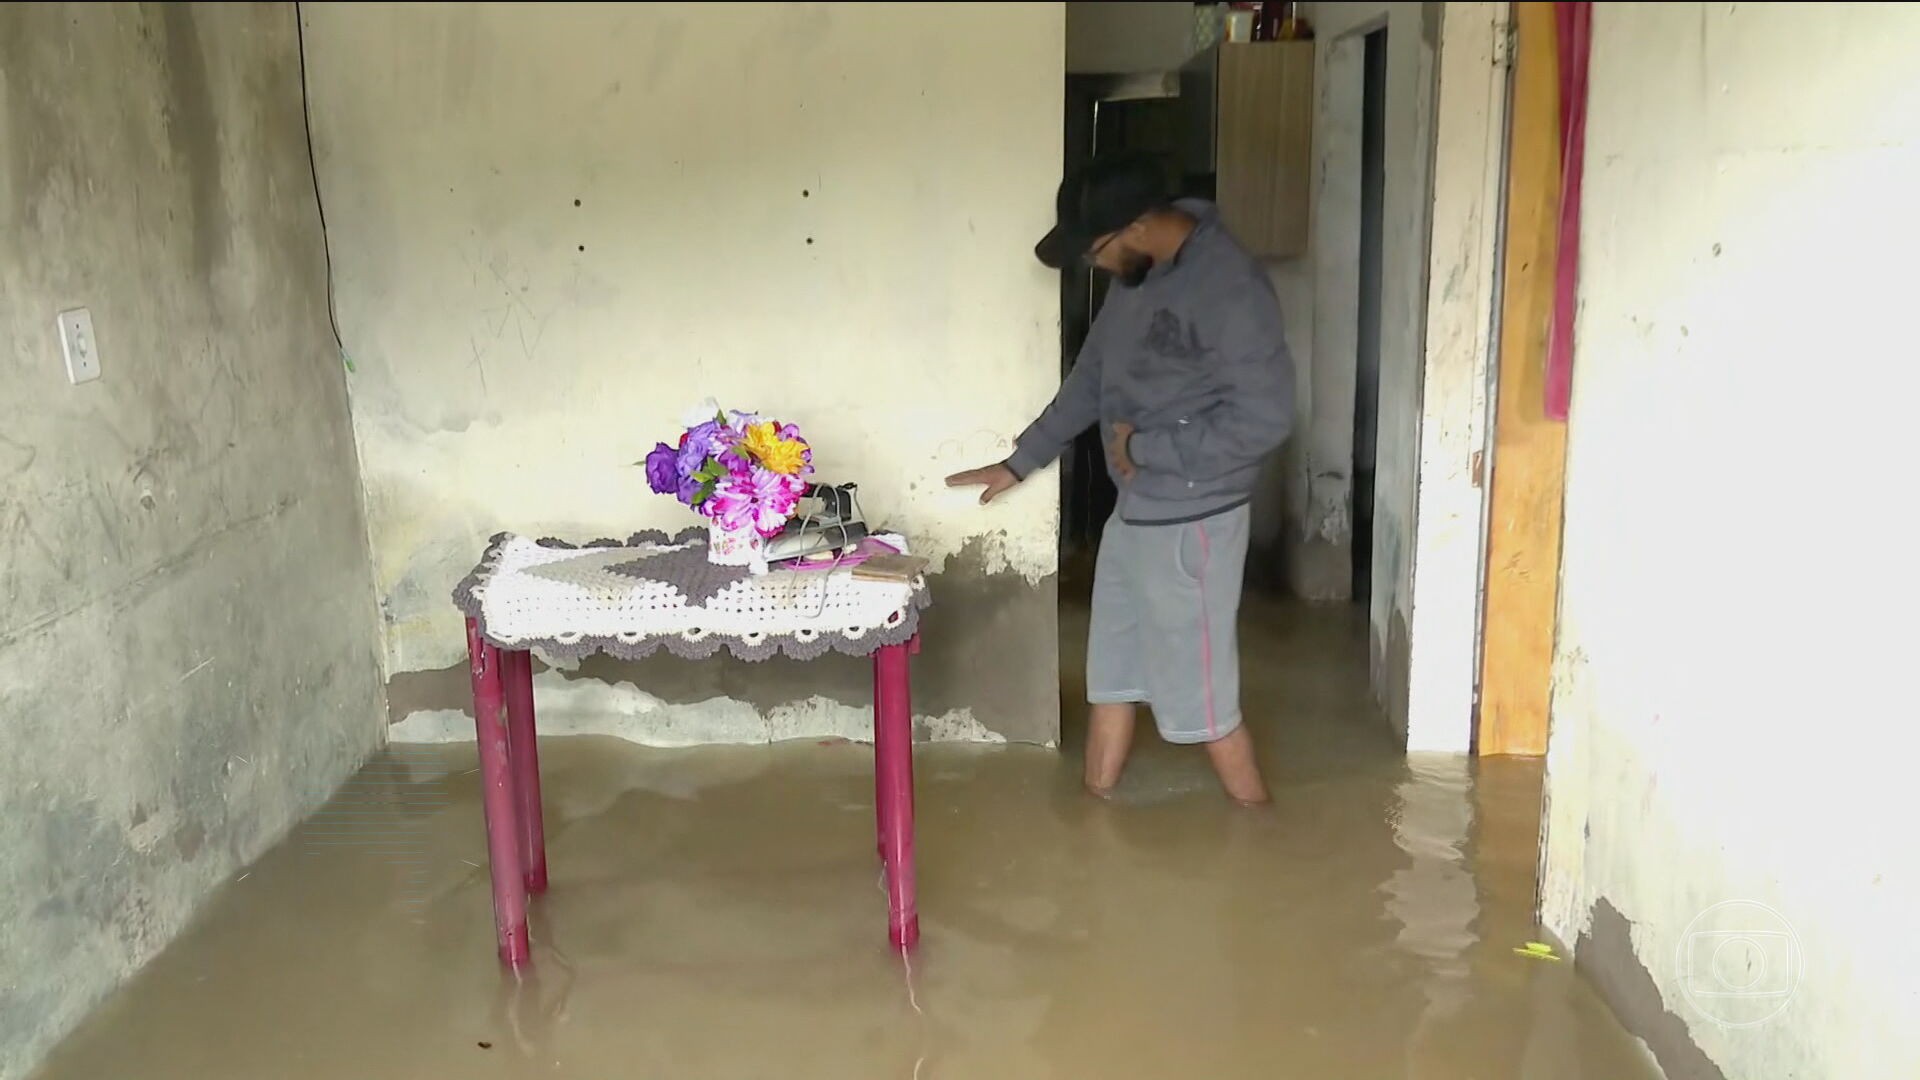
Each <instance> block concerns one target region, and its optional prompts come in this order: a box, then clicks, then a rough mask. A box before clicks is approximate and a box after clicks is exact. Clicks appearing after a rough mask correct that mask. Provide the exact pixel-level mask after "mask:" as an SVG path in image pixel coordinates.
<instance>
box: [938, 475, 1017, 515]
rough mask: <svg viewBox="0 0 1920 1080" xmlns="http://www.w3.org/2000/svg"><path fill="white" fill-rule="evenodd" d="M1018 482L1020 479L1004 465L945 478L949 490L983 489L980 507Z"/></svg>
mask: <svg viewBox="0 0 1920 1080" xmlns="http://www.w3.org/2000/svg"><path fill="white" fill-rule="evenodd" d="M1019 482H1020V478H1019V477H1017V476H1015V475H1013V470H1012V469H1009V468H1007V467H1006V466H1005V465H989V466H987V467H986V468H984V469H968V470H967V471H966V472H962V473H954V474H953V475H952V476H949V477H947V486H948V487H950V488H964V487H977V488H985V489H986V490H985V491H982V492H981V493H980V505H982V506H985V505H986V504H988V503H990V502H992V501H993V500H995V499H997V498H999V497H1000V496H1001V495H1003V494H1005V493H1006V492H1007V491H1009V490H1011V489H1012V488H1013V486H1014V485H1015V484H1018V483H1019Z"/></svg>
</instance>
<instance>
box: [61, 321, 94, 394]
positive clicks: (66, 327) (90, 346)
mask: <svg viewBox="0 0 1920 1080" xmlns="http://www.w3.org/2000/svg"><path fill="white" fill-rule="evenodd" d="M60 352H61V353H62V354H63V355H65V357H66V360H67V381H68V382H71V383H72V384H73V385H75V386H79V385H80V384H81V383H83V382H92V381H93V380H95V379H97V378H99V377H100V343H99V341H98V340H96V339H95V338H94V336H93V312H91V311H88V310H87V309H86V308H74V309H73V310H72V311H63V312H61V313H60Z"/></svg>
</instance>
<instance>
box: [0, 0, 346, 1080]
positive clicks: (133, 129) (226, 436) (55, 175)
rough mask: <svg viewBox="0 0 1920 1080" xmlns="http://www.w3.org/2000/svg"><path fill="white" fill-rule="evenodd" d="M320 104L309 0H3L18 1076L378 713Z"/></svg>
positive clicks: (6, 778) (8, 932)
mask: <svg viewBox="0 0 1920 1080" xmlns="http://www.w3.org/2000/svg"><path fill="white" fill-rule="evenodd" d="M301 130H302V129H301V111H300V96H299V83H298V78H297V67H296V51H295V47H294V22H293V13H292V8H291V5H258V6H249V5H233V6H222V7H219V8H211V7H204V8H203V7H198V6H189V5H181V4H169V5H142V6H135V5H130V4H127V5H93V4H9V5H5V6H0V336H4V340H5V344H4V345H0V385H4V386H5V387H6V390H5V392H4V393H0V731H3V732H4V742H5V744H6V753H5V754H4V755H0V1077H9V1078H11V1077H18V1076H21V1075H23V1074H24V1072H25V1070H26V1069H27V1068H28V1067H29V1066H30V1064H31V1062H32V1061H33V1060H34V1059H35V1058H36V1057H38V1056H39V1055H40V1054H41V1053H42V1052H43V1051H44V1050H45V1048H47V1047H48V1046H49V1045H50V1043H51V1042H52V1041H53V1040H54V1039H56V1038H57V1037H58V1036H59V1035H60V1034H61V1033H62V1032H63V1031H65V1030H66V1029H67V1028H68V1027H69V1026H71V1025H72V1024H73V1023H74V1022H75V1021H76V1020H77V1019H78V1018H79V1017H80V1015H81V1014H82V1013H83V1012H84V1011H85V1010H86V1009H87V1008H88V1007H90V1006H91V1005H92V1004H93V1003H94V1002H95V1001H97V1000H98V999H99V998H100V997H101V996H102V995H103V994H104V993H106V992H107V991H108V990H110V989H111V988H112V987H113V986H114V985H115V984H116V983H117V982H118V981H119V980H120V979H122V978H123V977H125V976H126V975H128V974H129V973H131V972H132V971H134V970H135V969H136V968H137V967H138V966H139V965H140V964H142V963H143V962H144V961H145V960H146V959H147V958H149V957H150V956H152V955H153V954H154V953H155V952H156V951H157V950H159V948H160V947H161V946H162V945H164V944H165V943H166V942H167V941H168V939H169V938H170V937H171V936H172V935H173V934H174V933H175V932H176V931H177V930H179V929H180V927H181V926H182V925H183V924H184V923H185V922H186V921H187V919H188V918H189V917H190V916H191V914H192V912H193V910H194V908H195V906H196V904H197V902H198V901H199V900H200V899H201V898H203V897H204V896H206V895H207V894H208V893H209V891H211V890H212V889H213V888H214V887H215V886H216V885H217V884H219V883H220V882H221V881H222V880H223V879H225V878H226V877H227V876H228V875H229V874H231V873H232V872H233V871H234V870H235V868H236V867H238V866H240V865H242V864H244V863H245V862H247V861H249V860H250V859H252V858H253V857H254V856H256V855H258V854H259V853H260V852H262V851H263V850H265V848H266V847H267V846H268V845H270V844H271V843H273V842H274V841H276V840H277V839H278V838H279V837H280V836H281V835H282V834H284V833H285V831H286V830H287V829H288V828H289V827H290V826H291V825H292V823H293V822H295V821H296V820H298V819H299V818H300V817H301V816H303V815H304V814H305V813H307V812H308V811H309V810H311V809H312V808H313V807H315V806H317V805H319V804H320V802H321V801H322V800H323V799H325V798H326V796H327V795H328V794H329V793H330V792H331V791H332V789H333V787H334V785H335V784H336V782H337V781H338V780H339V779H340V778H341V777H343V776H344V775H346V774H347V773H348V772H349V771H350V770H351V769H352V768H354V767H355V765H356V764H357V763H358V762H359V761H360V760H361V759H362V758H363V756H364V755H365V754H366V753H367V752H368V750H369V749H370V748H372V747H373V746H375V745H377V743H378V741H379V739H380V738H381V732H382V727H381V698H380V683H379V677H378V671H379V667H378V653H377V642H376V630H377V623H376V618H375V612H374V608H373V592H372V584H371V581H370V577H369V574H368V570H367V552H366V540H365V531H364V525H363V522H362V515H361V511H360V505H361V503H360V496H359V492H358V486H357V482H356V479H355V464H354V449H353V443H352V440H351V434H350V429H349V425H348V420H347V402H346V394H345V388H344V381H343V379H342V374H341V370H340V365H339V362H338V360H337V359H336V357H335V353H334V350H333V348H332V345H331V342H330V339H329V334H328V330H327V317H326V312H325V308H324V306H323V303H324V302H323V297H324V289H323V279H322V276H321V265H322V264H321V249H320V233H319V230H318V228H317V225H316V222H315V219H314V212H313V200H312V184H311V180H310V178H309V174H308V167H307V159H306V151H305V148H304V142H303V139H302V135H301ZM77 305H86V306H88V307H89V308H90V309H91V310H92V313H93V317H94V323H95V329H96V332H97V335H98V339H99V344H100V347H101V349H102V350H103V354H104V364H103V367H104V371H105V378H104V379H103V380H102V381H100V382H96V383H91V384H87V385H83V386H79V387H72V386H69V385H68V384H67V380H66V376H65V372H64V371H63V369H62V366H61V360H60V347H59V344H58V342H57V339H56V337H55V334H54V332H53V331H54V315H55V313H56V312H57V311H60V310H62V309H64V308H67V307H70V306H77Z"/></svg>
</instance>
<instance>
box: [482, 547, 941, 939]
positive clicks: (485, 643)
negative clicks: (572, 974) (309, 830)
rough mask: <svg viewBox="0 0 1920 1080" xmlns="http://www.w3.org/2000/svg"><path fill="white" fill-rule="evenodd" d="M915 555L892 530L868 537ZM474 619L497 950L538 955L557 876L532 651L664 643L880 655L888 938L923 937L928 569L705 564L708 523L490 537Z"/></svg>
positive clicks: (878, 744) (879, 783) (877, 688)
mask: <svg viewBox="0 0 1920 1080" xmlns="http://www.w3.org/2000/svg"><path fill="white" fill-rule="evenodd" d="M874 540H875V541H878V542H880V543H882V544H885V545H888V546H890V547H892V548H894V549H895V550H898V551H901V552H905V551H906V541H905V540H904V539H903V538H901V537H898V536H887V535H882V536H877V537H875V538H874ZM453 599H454V604H455V605H456V606H457V607H458V608H459V609H460V610H461V612H462V613H463V614H465V616H466V619H467V652H468V657H469V660H470V662H471V670H472V674H473V701H474V717H475V721H474V723H475V727H476V729H477V731H478V735H479V748H480V773H481V782H482V785H483V792H484V805H485V809H486V825H487V855H488V860H489V863H490V864H491V865H490V870H491V874H492V877H493V913H494V923H495V929H496V930H497V931H498V934H499V943H500V957H501V959H502V960H504V961H506V962H507V963H508V964H510V965H513V966H515V967H518V966H520V965H522V964H525V963H526V962H527V960H528V958H529V956H530V943H529V938H528V934H527V897H528V895H529V894H532V893H541V892H545V891H546V888H547V852H546V836H545V829H544V826H543V823H542V821H541V808H540V762H539V751H538V748H537V747H536V745H535V740H534V707H533V661H532V656H531V651H532V650H534V649H538V650H540V652H541V653H542V654H544V655H545V656H547V657H549V658H551V659H564V660H573V659H580V658H583V657H586V656H589V655H591V654H593V653H606V654H608V655H610V656H613V657H616V658H619V659H622V660H637V659H640V658H641V657H644V656H648V655H651V654H652V653H654V652H656V651H658V650H660V649H663V648H664V649H666V650H667V651H668V652H670V653H672V654H673V655H675V656H678V657H682V658H684V659H689V660H700V659H706V658H708V657H711V656H713V655H714V654H715V653H717V652H719V651H720V650H721V649H723V648H724V649H726V650H727V651H728V652H730V653H732V654H733V655H734V656H736V657H738V658H739V659H742V660H751V661H758V660H766V659H769V658H771V657H774V656H776V655H784V656H788V657H791V658H793V659H796V660H812V659H814V658H816V657H819V656H821V655H824V654H825V653H828V652H839V653H844V654H848V655H852V656H871V657H872V658H873V699H874V710H873V711H874V725H873V761H874V768H873V772H874V813H875V817H876V818H877V820H878V828H879V838H880V844H879V846H880V858H881V860H882V862H883V864H884V866H885V869H886V879H887V936H888V940H890V941H891V942H892V943H893V945H894V947H895V948H909V947H911V946H913V945H914V944H915V943H916V942H917V941H918V940H919V938H920V915H919V908H918V904H917V901H916V898H915V895H914V877H913V709H912V692H911V688H910V681H911V680H910V672H909V667H910V661H909V657H910V656H911V655H913V654H916V653H918V652H919V643H920V637H919V633H920V612H921V610H922V609H923V608H925V607H926V606H927V605H928V603H929V597H928V592H927V586H926V581H925V579H924V577H922V578H919V579H916V580H915V581H913V582H912V583H910V584H909V583H903V582H887V581H864V580H859V579H856V578H855V577H854V576H853V575H852V573H851V571H850V570H849V569H848V568H846V567H840V568H838V569H833V570H830V571H829V570H824V569H816V570H803V571H775V572H773V573H769V574H764V575H759V576H754V575H751V574H749V573H748V571H747V569H746V568H745V567H728V566H716V565H714V564H712V563H710V562H708V561H707V549H706V530H704V529H689V530H686V531H684V532H682V533H681V534H680V535H678V536H675V537H668V536H667V535H666V534H665V533H659V532H643V533H636V534H634V535H633V536H632V537H630V538H628V539H627V540H625V541H618V540H596V541H593V542H592V543H589V544H585V545H578V546H576V545H573V544H568V543H565V542H563V541H559V540H553V539H542V540H534V539H529V538H526V537H521V536H514V535H511V534H501V535H499V536H496V537H494V538H493V541H492V543H491V544H489V545H488V547H487V550H486V554H485V555H483V556H482V557H481V559H480V564H479V565H478V566H477V567H475V568H474V571H473V573H472V574H470V575H468V576H467V578H466V579H465V580H464V581H462V582H461V583H460V585H459V587H458V588H456V589H455V590H454V593H453Z"/></svg>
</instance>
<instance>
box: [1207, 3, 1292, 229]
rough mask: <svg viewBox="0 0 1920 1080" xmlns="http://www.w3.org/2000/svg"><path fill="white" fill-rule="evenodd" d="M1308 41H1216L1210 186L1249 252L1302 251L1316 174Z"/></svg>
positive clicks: (1229, 225) (1221, 211)
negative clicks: (1241, 42) (1215, 90)
mask: <svg viewBox="0 0 1920 1080" xmlns="http://www.w3.org/2000/svg"><path fill="white" fill-rule="evenodd" d="M1313 45H1314V43H1313V42H1311V41H1280V42H1254V43H1250V44H1225V45H1222V46H1220V55H1219V69H1218V70H1219V75H1218V85H1217V93H1218V98H1217V101H1218V106H1217V108H1218V113H1217V117H1216V121H1215V128H1214V139H1215V148H1214V153H1215V191H1216V198H1217V200H1218V202H1219V204H1220V214H1221V217H1222V218H1223V219H1224V220H1225V221H1226V224H1227V228H1228V229H1230V230H1231V231H1232V232H1233V235H1234V236H1235V237H1236V238H1237V239H1239V241H1240V243H1241V244H1242V245H1244V246H1245V247H1246V248H1247V250H1248V251H1249V252H1251V253H1253V254H1254V255H1258V256H1261V257H1263V258H1269V259H1289V258H1295V257H1298V256H1301V255H1305V254H1306V253H1307V235H1308V230H1307V226H1308V216H1307V212H1308V207H1309V203H1310V201H1311V195H1310V193H1311V191H1312V172H1313V54H1314V49H1313Z"/></svg>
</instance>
